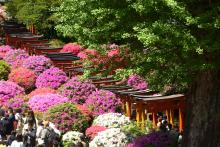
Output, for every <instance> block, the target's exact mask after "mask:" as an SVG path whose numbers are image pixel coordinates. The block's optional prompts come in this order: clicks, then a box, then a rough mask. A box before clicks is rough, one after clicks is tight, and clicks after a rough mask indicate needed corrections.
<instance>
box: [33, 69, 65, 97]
mask: <svg viewBox="0 0 220 147" xmlns="http://www.w3.org/2000/svg"><path fill="white" fill-rule="evenodd" d="M67 80H68V77H67V75H66V73H65V72H63V71H62V70H60V69H59V68H57V67H52V68H50V69H47V70H46V71H44V72H43V73H42V74H40V75H39V76H38V78H37V80H36V87H37V88H43V87H47V88H53V89H57V88H59V87H60V86H61V85H62V84H64V83H66V81H67ZM64 96H65V95H64Z"/></svg>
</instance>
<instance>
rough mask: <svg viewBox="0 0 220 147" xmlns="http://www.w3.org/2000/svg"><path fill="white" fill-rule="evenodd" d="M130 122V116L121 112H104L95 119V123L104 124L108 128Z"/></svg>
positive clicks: (118, 126)
mask: <svg viewBox="0 0 220 147" xmlns="http://www.w3.org/2000/svg"><path fill="white" fill-rule="evenodd" d="M130 123H131V121H130V120H129V117H126V116H125V115H123V114H121V113H106V114H102V115H99V116H98V117H97V118H95V119H94V121H93V125H97V126H103V127H106V128H120V127H122V126H124V125H127V124H130Z"/></svg>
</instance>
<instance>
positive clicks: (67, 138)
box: [62, 131, 83, 147]
mask: <svg viewBox="0 0 220 147" xmlns="http://www.w3.org/2000/svg"><path fill="white" fill-rule="evenodd" d="M82 137H83V134H82V133H80V132H77V131H69V132H67V133H65V134H64V135H63V137H62V142H63V146H64V147H69V146H71V145H76V144H77V143H80V142H82V139H81V138H82Z"/></svg>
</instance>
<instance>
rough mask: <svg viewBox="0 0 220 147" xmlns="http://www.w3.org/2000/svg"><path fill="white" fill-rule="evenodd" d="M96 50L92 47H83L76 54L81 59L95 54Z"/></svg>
mask: <svg viewBox="0 0 220 147" xmlns="http://www.w3.org/2000/svg"><path fill="white" fill-rule="evenodd" d="M96 55H97V51H96V50H94V49H85V50H83V51H81V52H79V53H78V54H77V56H78V57H80V58H81V59H86V58H88V56H96Z"/></svg>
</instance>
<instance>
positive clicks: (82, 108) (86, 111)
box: [76, 105, 92, 117]
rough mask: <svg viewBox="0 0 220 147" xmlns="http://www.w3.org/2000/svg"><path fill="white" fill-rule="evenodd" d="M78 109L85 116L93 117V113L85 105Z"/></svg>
mask: <svg viewBox="0 0 220 147" xmlns="http://www.w3.org/2000/svg"><path fill="white" fill-rule="evenodd" d="M76 107H77V109H78V110H79V111H81V112H82V114H84V115H85V116H89V117H91V116H92V112H91V111H90V110H89V109H88V107H86V106H85V105H76Z"/></svg>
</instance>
